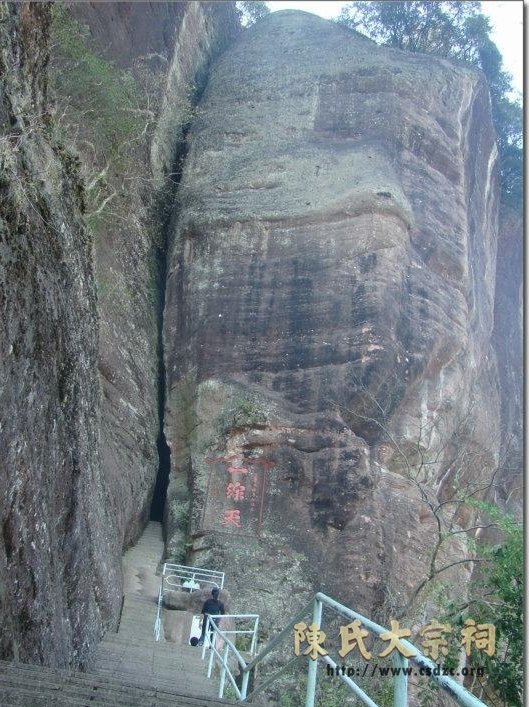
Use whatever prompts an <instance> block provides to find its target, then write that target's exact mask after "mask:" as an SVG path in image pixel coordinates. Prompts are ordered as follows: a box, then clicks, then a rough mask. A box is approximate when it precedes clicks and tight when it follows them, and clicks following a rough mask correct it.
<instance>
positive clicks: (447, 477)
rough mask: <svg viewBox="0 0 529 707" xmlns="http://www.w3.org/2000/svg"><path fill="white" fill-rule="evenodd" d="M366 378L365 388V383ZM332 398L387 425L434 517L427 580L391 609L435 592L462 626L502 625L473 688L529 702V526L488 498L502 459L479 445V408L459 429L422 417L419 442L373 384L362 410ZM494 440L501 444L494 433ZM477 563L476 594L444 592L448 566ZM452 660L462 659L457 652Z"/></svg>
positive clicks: (401, 609) (477, 659)
mask: <svg viewBox="0 0 529 707" xmlns="http://www.w3.org/2000/svg"><path fill="white" fill-rule="evenodd" d="M358 385H359V388H362V384H361V383H358ZM329 402H330V403H331V404H332V405H333V407H337V408H339V409H340V411H341V413H342V415H344V416H345V417H344V419H346V418H347V417H349V416H350V417H351V419H354V418H356V419H358V420H361V421H363V422H369V423H371V424H373V425H374V426H375V427H377V428H378V429H379V430H380V433H381V437H382V438H385V439H386V440H387V441H388V443H389V445H390V446H391V447H392V448H393V457H392V458H391V457H389V458H388V459H389V460H390V463H391V467H392V470H393V471H396V472H397V473H399V474H400V475H402V476H403V477H405V478H406V479H407V480H408V481H409V482H410V483H411V484H412V485H413V486H415V487H416V489H417V490H418V492H419V497H420V502H421V504H422V505H423V506H424V508H425V509H426V510H427V512H428V514H429V515H430V518H431V519H432V521H433V527H434V531H433V534H432V537H431V542H430V546H429V550H428V552H429V554H428V561H427V565H426V572H425V576H424V579H423V580H422V581H420V582H419V583H418V584H417V585H416V586H415V588H414V589H413V590H412V592H411V593H410V595H409V597H408V599H407V601H406V602H405V603H404V604H400V605H399V604H395V605H393V606H392V607H391V615H392V616H393V617H395V618H397V619H402V618H404V617H408V618H409V617H410V615H411V616H413V615H414V613H415V612H416V611H417V609H418V608H419V607H420V606H421V605H422V604H424V603H426V601H427V600H428V597H429V594H431V593H432V592H434V593H435V594H436V598H435V601H436V602H438V603H439V608H440V609H441V610H443V611H444V612H446V614H445V616H444V618H443V620H445V619H446V620H447V621H449V620H450V619H452V623H453V622H454V619H455V622H456V623H458V624H460V625H461V626H463V624H464V621H465V619H467V618H472V619H474V620H476V622H477V623H483V624H488V623H492V624H493V625H494V626H495V629H496V653H495V654H494V655H492V656H488V655H487V654H486V653H483V652H482V651H473V653H472V655H471V656H470V661H471V663H472V665H480V666H483V667H484V668H485V671H484V673H485V677H484V678H482V679H481V678H477V677H476V678H475V682H474V684H472V685H469V687H470V688H471V689H472V691H473V692H474V693H475V694H478V695H480V694H481V695H483V696H484V698H485V700H486V701H487V703H490V704H495V705H498V704H501V705H504V706H505V707H521V705H522V685H523V655H524V635H523V600H524V577H523V528H522V525H521V524H520V523H518V522H517V521H516V520H515V519H514V518H513V517H512V516H510V515H508V514H507V513H505V512H504V511H502V510H501V509H500V508H499V507H498V506H496V505H494V504H492V503H487V502H485V501H483V500H481V499H483V498H484V497H486V496H487V495H488V494H489V492H490V491H491V490H493V489H494V487H495V484H496V482H495V477H496V471H497V469H498V468H499V467H498V466H496V467H492V466H491V460H492V459H493V458H494V454H493V453H492V452H491V450H487V449H480V448H476V446H475V445H474V444H472V438H473V433H474V425H475V422H474V420H473V409H472V408H470V409H469V410H468V411H467V412H466V414H464V415H463V416H462V417H460V418H459V419H457V420H456V421H455V424H453V425H452V426H451V427H452V428H453V429H450V427H449V426H447V425H445V424H444V420H443V417H442V416H440V417H438V418H433V419H431V420H427V421H425V422H421V423H420V424H419V425H418V426H417V428H416V434H415V441H411V443H410V442H409V441H405V440H403V441H398V440H397V438H396V436H395V435H394V434H393V433H392V431H391V429H390V423H389V419H388V408H387V407H386V404H385V402H384V401H383V400H382V399H381V398H379V397H376V396H374V395H373V394H372V393H370V392H369V391H367V390H366V389H365V388H364V404H362V402H360V404H358V405H357V406H356V408H355V409H354V410H352V409H350V408H344V407H343V406H341V405H338V404H336V403H333V402H331V401H329ZM373 410H374V411H375V412H373ZM432 440H435V442H432ZM491 443H492V449H493V448H494V440H491ZM477 469H485V470H486V471H485V473H484V475H483V476H482V477H481V478H478V477H477V476H476V475H475V471H476V470H477ZM487 469H488V471H487ZM439 479H441V481H440V482H439ZM487 534H488V535H489V537H490V535H491V534H493V535H495V536H496V541H495V542H494V543H493V544H491V543H490V542H488V543H487V542H483V541H482V539H481V537H482V536H483V535H485V536H486V535H487ZM458 539H460V540H461V545H460V551H462V554H461V555H458V556H456V557H453V556H451V553H452V552H453V551H454V541H456V542H457V541H458ZM471 564H472V565H473V566H474V568H477V569H474V573H475V576H477V579H475V580H474V581H472V583H471V586H470V596H468V595H467V598H466V599H465V601H464V602H463V603H461V599H462V597H461V596H459V597H458V592H457V591H456V592H453V591H451V592H450V593H449V594H448V595H447V594H446V593H445V592H441V593H439V591H438V590H439V586H440V584H442V583H443V580H444V578H445V577H446V574H445V573H446V572H447V571H449V570H451V569H452V568H455V567H457V566H458V565H466V566H469V565H471ZM436 585H437V587H436ZM451 659H452V660H455V661H456V664H457V660H458V655H457V651H456V653H455V654H454V655H453V656H451ZM447 661H448V658H447ZM452 667H455V665H454V666H452ZM478 681H479V682H478Z"/></svg>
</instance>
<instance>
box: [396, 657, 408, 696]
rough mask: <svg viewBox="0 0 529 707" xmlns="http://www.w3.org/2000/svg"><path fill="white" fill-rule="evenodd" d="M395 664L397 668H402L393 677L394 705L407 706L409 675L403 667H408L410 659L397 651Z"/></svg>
mask: <svg viewBox="0 0 529 707" xmlns="http://www.w3.org/2000/svg"><path fill="white" fill-rule="evenodd" d="M393 665H394V666H395V668H400V670H399V671H398V674H396V675H395V677H394V679H393V707H406V706H407V704H408V676H407V675H406V673H405V671H404V670H403V668H404V669H405V668H407V667H408V659H407V658H405V657H404V656H403V655H401V654H400V653H399V652H398V651H395V652H394V653H393Z"/></svg>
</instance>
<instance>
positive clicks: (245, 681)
mask: <svg viewBox="0 0 529 707" xmlns="http://www.w3.org/2000/svg"><path fill="white" fill-rule="evenodd" d="M249 679H250V673H249V671H248V670H245V671H244V672H243V674H242V683H241V700H245V699H246V695H247V693H248V680H249Z"/></svg>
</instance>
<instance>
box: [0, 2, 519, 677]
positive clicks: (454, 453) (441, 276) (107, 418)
mask: <svg viewBox="0 0 529 707" xmlns="http://www.w3.org/2000/svg"><path fill="white" fill-rule="evenodd" d="M239 32H240V27H239V25H238V24H237V21H236V14H235V8H234V3H231V2H226V3H206V2H182V3H172V2H160V3H125V2H123V3H97V2H93V3H92V2H87V3H64V4H62V3H61V4H56V5H54V6H53V7H50V6H49V5H48V4H44V3H42V4H41V3H19V4H15V3H0V44H1V52H2V53H1V57H0V82H1V85H0V88H1V92H0V128H1V135H0V197H1V200H0V304H1V306H2V314H3V319H2V321H3V324H4V336H3V337H2V339H1V341H0V347H1V356H0V376H1V382H2V388H1V389H0V434H1V437H0V452H1V455H2V460H3V464H4V473H3V474H2V480H1V481H0V522H1V524H2V535H1V536H0V620H1V622H2V627H3V630H2V634H1V638H0V657H6V656H8V657H18V658H20V659H22V660H28V661H35V662H47V663H51V664H55V665H66V664H68V663H75V664H79V663H81V664H82V663H84V662H86V661H87V660H89V658H90V654H91V651H92V649H93V647H94V645H95V644H96V643H97V641H98V639H99V637H100V635H101V633H102V632H103V631H104V630H105V629H106V628H108V627H110V626H112V625H113V624H115V623H116V621H117V619H118V614H119V605H120V600H121V587H122V578H121V569H120V556H121V553H122V550H123V549H124V548H125V547H127V546H128V545H130V544H131V543H133V542H134V541H135V540H136V538H137V537H138V535H139V534H140V533H141V531H142V528H143V526H144V523H145V520H146V519H147V517H148V515H149V507H150V504H151V499H152V497H153V494H154V493H155V477H156V475H157V470H158V467H159V455H158V453H157V445H158V452H159V453H160V454H161V457H162V467H163V466H166V463H167V448H166V446H165V437H164V432H165V435H166V437H167V441H168V443H169V445H170V449H171V463H172V467H171V475H170V481H169V490H168V499H167V503H166V506H165V526H166V533H167V555H168V556H170V557H172V558H179V559H183V560H186V561H189V562H191V563H193V564H197V565H202V566H207V567H211V568H219V569H223V570H225V571H226V572H227V573H228V576H229V582H230V590H231V592H232V595H233V596H234V602H233V604H234V608H235V609H237V610H244V611H246V610H252V611H254V610H255V611H257V612H259V613H260V614H261V615H262V617H263V622H262V624H263V626H264V627H265V630H268V631H273V629H274V628H275V627H279V626H281V625H283V624H284V619H285V618H286V617H287V616H289V615H291V613H292V612H293V611H294V610H295V609H297V608H298V607H299V605H300V603H301V602H302V601H303V599H304V598H306V597H307V596H309V595H310V594H311V593H312V592H313V590H315V589H321V590H324V591H327V592H328V593H330V594H332V595H334V596H336V597H337V598H338V599H341V600H343V601H344V602H346V603H349V604H351V605H353V606H355V607H356V608H357V609H359V610H363V611H365V612H367V613H370V614H372V615H374V616H378V617H379V618H381V619H384V618H386V617H387V614H388V613H392V612H396V611H399V610H403V607H405V605H406V602H407V600H408V599H409V598H410V597H412V596H413V593H414V590H415V589H416V588H417V587H418V586H419V584H420V582H421V581H422V580H423V579H424V578H425V576H426V568H427V567H428V565H429V564H430V563H431V560H432V551H433V550H435V549H436V551H437V553H438V556H437V558H436V563H437V567H439V566H441V565H442V564H443V562H444V561H445V560H446V558H451V559H453V558H462V557H464V556H465V552H466V549H465V543H464V540H463V538H464V537H465V535H464V534H463V533H457V534H456V535H454V536H453V537H451V538H448V539H447V540H443V542H442V543H440V542H439V541H440V540H441V536H440V535H439V532H438V530H439V527H441V529H442V531H443V533H444V534H446V532H447V531H449V530H450V528H451V529H452V530H455V531H458V530H459V529H461V528H464V527H467V526H468V525H469V524H471V523H472V522H473V518H472V511H471V509H469V507H468V504H466V500H468V498H469V497H470V496H471V495H472V496H474V495H478V496H480V495H488V497H489V498H494V499H496V500H498V501H499V502H501V503H503V504H507V505H510V506H511V507H513V508H516V507H517V504H519V498H520V494H519V489H518V487H519V481H518V480H519V473H518V471H517V467H518V466H519V457H520V444H519V440H520V424H519V407H520V404H521V396H520V378H521V373H520V366H519V358H520V350H521V349H520V335H519V332H520V329H521V318H520V316H519V313H520V302H521V299H520V292H521V289H520V283H521V273H520V272H519V271H517V272H516V273H514V271H513V267H512V265H513V262H514V261H516V259H517V257H518V253H519V240H518V239H517V232H518V231H517V229H519V219H518V217H517V215H516V214H514V213H512V212H509V211H504V212H502V219H501V227H500V228H499V229H498V203H497V201H498V189H497V171H498V167H497V153H496V148H495V144H494V133H493V129H492V126H491V118H490V105H489V98H488V93H487V89H486V85H485V82H484V80H483V77H482V76H481V75H480V74H479V73H477V72H475V71H473V70H471V69H469V68H467V67H465V66H463V65H458V64H454V63H451V62H449V61H445V60H442V59H436V58H432V57H426V56H421V55H412V54H405V53H402V52H399V51H395V50H388V49H383V48H380V47H378V46H376V45H375V44H374V43H372V42H370V41H369V40H367V39H365V38H364V37H362V36H360V35H358V34H356V33H354V32H350V31H349V30H346V29H344V28H341V27H339V26H336V25H334V24H332V23H329V22H326V21H324V20H321V19H319V18H317V17H315V16H313V15H309V14H307V13H299V12H283V13H279V14H274V15H272V16H269V17H268V18H266V19H264V20H262V21H261V22H259V23H258V24H257V25H256V26H255V27H253V28H251V29H248V30H247V31H245V32H244V33H243V34H242V35H241V36H240V38H238V39H237V35H238V34H239ZM50 33H51V39H52V41H51V42H50V37H49V35H50ZM234 39H236V40H237V41H235V42H234V43H233V44H230V43H231V42H232V40H234ZM50 47H52V52H51V60H50V56H49V54H50ZM226 47H228V48H227V49H226ZM224 49H226V51H225V52H224V53H222V52H223V50H224ZM48 65H49V71H48ZM48 75H49V79H50V80H49V84H48ZM204 88H205V92H204V94H203V95H202V92H203V90H204ZM48 94H51V100H50V99H49V96H48ZM197 102H198V106H197V105H196V104H197ZM190 124H191V129H190V132H189V134H188V137H187V139H186V133H187V130H188V126H189V125H190ZM175 193H176V199H175ZM173 201H174V203H173ZM498 231H499V243H500V256H499V258H498V262H497V263H496V247H497V239H498ZM168 249H169V256H168V265H167V263H166V254H167V250H168ZM166 266H167V269H168V272H167V273H166ZM166 275H167V277H166ZM495 275H496V276H497V283H496V284H495V282H494V280H495ZM165 284H166V293H165V292H164V285H165ZM165 297H166V299H167V303H166V306H165ZM164 312H165V327H164V336H163V341H162V337H161V326H162V321H163V317H164ZM498 362H499V363H500V365H499V366H498ZM497 368H499V372H498V371H497ZM165 387H166V388H167V400H166V401H165ZM164 423H165V425H164ZM498 465H499V466H500V469H501V471H500V473H499V474H497V475H496V477H495V484H494V485H493V486H492V487H489V482H490V479H491V477H492V475H493V473H494V470H495V469H496V468H497V467H498ZM158 479H159V480H161V484H160V488H159V492H160V499H159V500H160V502H163V486H164V482H163V474H162V475H160V474H158ZM441 509H442V510H441ZM438 521H439V522H440V523H441V526H439V525H438ZM443 537H445V535H443ZM470 571H471V567H470V565H469V564H468V563H467V564H464V565H460V566H458V567H457V568H456V569H454V570H452V571H451V572H447V573H443V574H442V575H440V578H441V579H442V580H444V584H445V585H448V584H449V583H450V582H451V583H452V585H453V586H454V587H456V586H459V585H462V584H463V581H462V580H464V579H466V578H467V577H468V575H469V573H470ZM426 589H428V587H426ZM437 589H438V587H437ZM419 599H421V600H423V601H430V600H434V599H435V597H434V598H432V597H429V596H428V593H427V592H423V593H422V594H421V595H420V597H419Z"/></svg>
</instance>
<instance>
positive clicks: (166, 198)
mask: <svg viewBox="0 0 529 707" xmlns="http://www.w3.org/2000/svg"><path fill="white" fill-rule="evenodd" d="M208 73H209V67H208V71H206V72H205V73H204V75H203V77H202V81H201V83H200V86H199V87H198V88H197V90H196V91H195V95H194V97H193V110H194V109H195V108H196V106H197V105H198V103H199V102H200V100H201V98H202V94H203V93H204V89H205V87H206V83H207V76H208ZM190 127H191V120H190V122H189V123H188V124H187V125H186V126H184V128H183V130H182V139H181V141H180V143H179V145H178V147H177V149H176V154H175V158H174V163H173V168H172V170H171V172H170V173H169V175H168V176H167V179H166V183H165V185H164V187H163V188H162V189H161V190H160V193H159V195H158V198H157V199H156V200H155V201H156V206H155V209H156V214H155V215H154V220H155V223H156V222H158V223H159V224H160V225H159V231H158V232H159V238H158V242H157V243H156V244H155V245H154V249H155V256H154V257H155V262H156V274H155V287H156V321H157V360H158V382H157V388H158V389H157V398H158V437H157V439H156V448H157V450H158V473H157V474H156V482H155V485H154V492H153V497H152V502H151V509H150V514H149V517H150V520H153V521H158V522H160V523H163V520H164V509H165V502H166V498H167V488H168V485H169V475H170V472H171V450H170V447H169V445H168V444H167V440H166V437H165V432H164V429H165V402H166V395H167V391H166V370H165V355H164V336H163V331H164V314H165V300H166V286H167V271H168V267H169V260H170V251H171V234H172V230H173V229H172V226H173V224H174V217H175V215H176V214H175V203H176V195H177V192H178V188H179V186H180V179H181V177H182V172H183V169H184V164H185V161H186V156H187V134H188V132H189V129H190ZM164 537H165V532H164Z"/></svg>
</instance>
